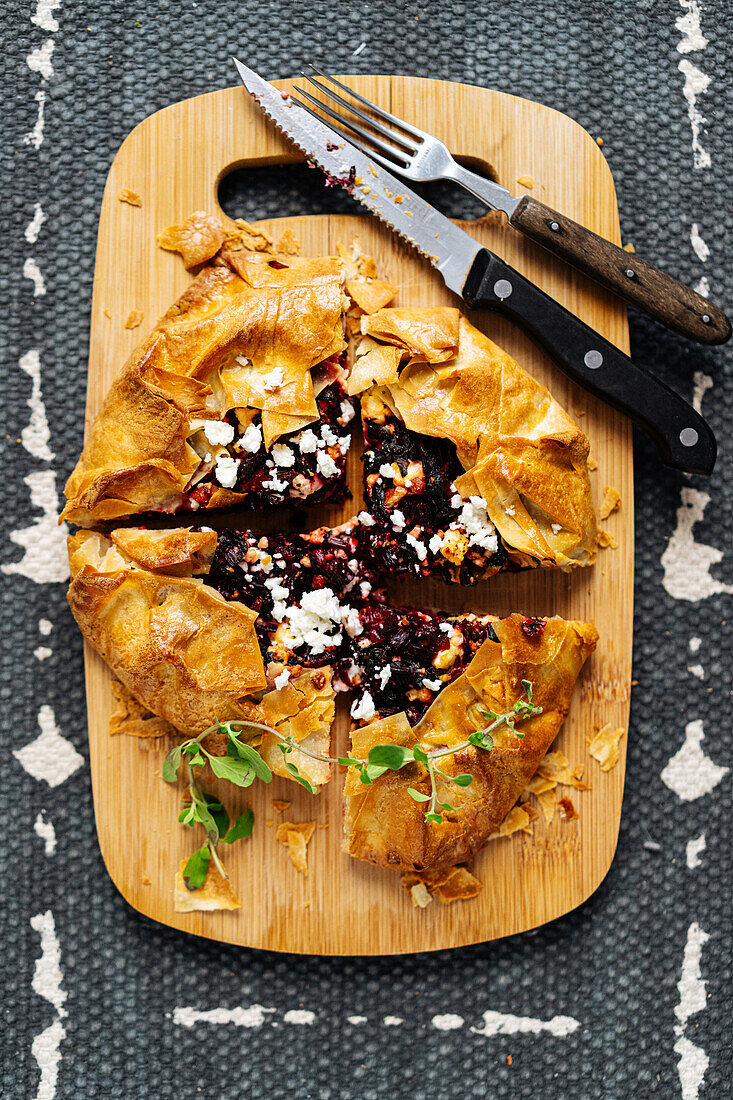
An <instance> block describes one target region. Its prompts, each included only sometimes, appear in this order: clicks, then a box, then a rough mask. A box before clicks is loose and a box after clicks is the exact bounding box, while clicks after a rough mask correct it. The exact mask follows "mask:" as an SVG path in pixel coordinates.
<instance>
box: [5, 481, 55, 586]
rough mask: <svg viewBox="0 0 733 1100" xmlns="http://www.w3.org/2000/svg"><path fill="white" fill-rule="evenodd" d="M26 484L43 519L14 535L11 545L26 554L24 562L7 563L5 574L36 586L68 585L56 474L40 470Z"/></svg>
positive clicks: (13, 532)
mask: <svg viewBox="0 0 733 1100" xmlns="http://www.w3.org/2000/svg"><path fill="white" fill-rule="evenodd" d="M23 481H24V482H25V483H26V485H27V486H28V487H29V489H30V491H31V504H32V506H33V507H34V508H40V509H41V511H42V513H43V515H42V516H40V517H39V518H38V519H37V520H36V521H35V522H34V523H33V524H32V525H31V526H30V527H22V528H21V529H20V530H18V531H11V532H10V541H11V542H14V543H15V544H16V546H22V547H23V550H24V554H23V557H22V558H21V559H20V561H13V562H5V563H4V564H3V565H2V566H0V568H2V571H3V573H19V574H20V575H21V576H23V577H28V579H29V580H31V581H35V582H36V584H48V583H49V582H53V581H56V582H60V581H67V580H68V579H69V556H68V553H67V549H66V537H67V535H68V533H69V531H68V528H67V526H66V524H65V523H62V524H59V522H58V519H59V497H58V493H57V492H56V474H55V473H54V472H53V470H36V471H35V472H34V473H32V474H28V476H27V477H24V478H23Z"/></svg>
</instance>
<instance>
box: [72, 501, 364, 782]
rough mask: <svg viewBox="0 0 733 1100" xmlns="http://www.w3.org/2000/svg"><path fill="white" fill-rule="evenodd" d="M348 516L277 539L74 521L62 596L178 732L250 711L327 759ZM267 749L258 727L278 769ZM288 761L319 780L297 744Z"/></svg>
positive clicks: (353, 623) (354, 578) (347, 610)
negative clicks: (94, 528)
mask: <svg viewBox="0 0 733 1100" xmlns="http://www.w3.org/2000/svg"><path fill="white" fill-rule="evenodd" d="M353 526H354V525H353V523H352V524H347V525H345V526H344V527H341V528H335V529H333V530H331V529H328V528H322V529H320V530H318V531H315V532H312V533H311V534H310V535H302V536H298V535H294V536H287V538H286V537H285V536H277V535H275V536H273V535H266V536H263V535H257V534H253V533H251V532H242V533H235V532H224V533H222V534H220V535H217V534H216V533H215V532H214V531H211V530H209V529H205V530H200V531H194V530H191V529H188V528H179V529H173V530H166V531H150V530H145V529H141V528H121V529H119V530H115V531H112V532H111V533H110V534H109V536H104V535H101V534H98V533H97V532H90V531H80V532H78V533H77V534H76V535H73V536H72V537H71V538H70V539H69V559H70V568H71V585H70V587H69V593H68V600H69V604H70V607H71V610H72V613H73V615H74V618H75V619H76V621H77V623H78V625H79V627H80V629H81V631H82V633H83V634H84V636H85V637H86V638H87V639H88V641H89V642H90V643H91V644H92V645H93V646H94V648H95V649H96V650H97V652H98V653H99V654H100V655H101V656H102V657H103V659H104V660H105V661H106V662H107V664H108V665H109V666H110V668H111V669H112V671H113V672H114V673H115V675H116V676H117V677H118V678H119V679H120V680H121V681H122V682H123V683H124V684H125V685H126V687H127V688H128V689H129V690H130V691H131V692H132V694H133V695H134V696H135V697H136V698H137V699H138V700H139V701H140V702H141V703H143V704H144V705H145V707H146V708H147V709H149V710H150V711H152V713H154V714H156V715H158V716H159V717H161V718H164V719H166V720H167V721H168V722H170V723H171V724H172V725H173V726H175V727H176V728H177V729H178V730H180V731H181V732H182V733H185V734H187V735H189V736H190V735H196V734H198V733H201V732H202V731H203V730H205V729H206V728H208V727H209V726H211V725H213V724H215V722H216V721H217V720H222V721H224V720H230V719H244V720H247V719H249V720H250V721H257V722H263V723H265V724H266V725H269V726H273V727H275V728H277V730H278V731H279V732H280V733H281V734H282V735H283V736H285V737H288V736H291V735H292V736H293V738H294V740H295V742H296V744H297V745H302V746H303V748H305V749H310V751H312V752H315V753H318V754H320V755H326V756H327V755H328V753H329V743H330V728H331V723H332V721H333V717H334V709H335V707H334V691H335V686H334V682H333V681H334V666H335V665H336V664H337V663H338V662H339V661H341V662H344V660H346V664H350V663H351V662H350V661H349V660H348V659H346V654H347V653H348V643H349V639H350V634H349V631H350V630H352V629H358V620H357V619H356V618H355V614H354V612H353V610H352V608H351V606H350V604H349V603H348V600H349V597H350V594H351V592H352V591H354V590H355V589H356V591H357V592H358V585H359V583H360V581H361V576H362V574H361V570H360V567H359V566H358V563H357V562H356V560H355V558H354V556H353V555H354V550H355V548H356V540H355V538H354V537H353V534H352V530H353ZM202 577H206V581H204V580H203V579H202ZM326 581H327V582H328V583H324V582H326ZM268 582H269V583H268ZM248 601H249V604H251V606H250V605H248ZM281 612H282V614H281ZM255 737H259V734H256V735H255ZM215 740H216V737H215V736H214V741H215ZM277 745H278V742H277V739H276V738H274V737H272V736H268V735H267V734H265V735H264V736H263V737H262V741H261V744H260V751H261V753H262V755H263V756H264V757H265V759H266V760H267V762H268V764H269V765H270V768H271V769H272V771H273V772H275V773H276V774H278V775H283V776H284V777H285V778H288V773H287V771H286V769H285V767H284V761H283V756H282V753H281V752H280V751H279V749H278V747H277ZM225 748H226V747H225V746H222V751H225ZM212 751H216V748H215V747H214V748H212ZM290 759H291V760H292V762H293V763H295V764H296V766H297V767H298V768H299V769H300V772H301V774H302V775H304V776H305V778H306V779H308V780H309V781H310V782H311V783H313V784H314V785H315V786H320V785H321V784H322V783H325V782H326V781H327V780H328V778H329V777H330V765H329V764H328V763H326V762H322V761H318V760H313V759H312V758H311V757H309V756H306V755H305V754H304V753H303V752H299V751H298V749H297V748H296V749H295V750H294V752H293V754H292V756H291V758H290Z"/></svg>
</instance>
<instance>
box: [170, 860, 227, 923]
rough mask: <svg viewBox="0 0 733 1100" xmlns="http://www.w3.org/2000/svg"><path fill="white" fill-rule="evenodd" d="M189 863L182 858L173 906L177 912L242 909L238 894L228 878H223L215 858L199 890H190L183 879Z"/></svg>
mask: <svg viewBox="0 0 733 1100" xmlns="http://www.w3.org/2000/svg"><path fill="white" fill-rule="evenodd" d="M187 863H188V860H187V859H182V860H181V865H180V867H179V868H178V872H177V874H176V880H175V885H174V888H173V908H174V910H175V912H176V913H194V912H197V911H199V910H207V911H212V910H215V909H240V908H241V906H240V904H239V900H238V898H237V895H236V894H235V893H234V890H233V889H232V884H231V882H230V881H229V879H228V878H222V875H221V871H220V870H219V868H218V867H217V866H216V864H215V863H214V861H213V859H212V861H211V862H210V864H209V868H208V870H207V872H206V880H205V882H204V885H203V886H202V887H201V888H200V889H199V890H189V889H188V887H187V886H186V883H185V882H184V879H183V871H184V868H185V866H186V864H187Z"/></svg>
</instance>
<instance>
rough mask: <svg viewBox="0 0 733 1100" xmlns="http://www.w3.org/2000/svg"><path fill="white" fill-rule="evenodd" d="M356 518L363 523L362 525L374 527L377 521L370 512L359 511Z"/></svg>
mask: <svg viewBox="0 0 733 1100" xmlns="http://www.w3.org/2000/svg"><path fill="white" fill-rule="evenodd" d="M356 518H357V519H358V520H359V523H360V524H361V525H362V527H373V526H374V524H375V523H376V522H377V521H376V520H375V519H374V518H373V517H372V516H370V515H369V513H368V512H359V515H358V516H357V517H356Z"/></svg>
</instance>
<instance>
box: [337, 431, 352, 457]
mask: <svg viewBox="0 0 733 1100" xmlns="http://www.w3.org/2000/svg"><path fill="white" fill-rule="evenodd" d="M338 445H339V450H340V451H341V454H342V455H345V454H346V452H347V451H348V449H349V447H350V446H351V436H350V435H340V436H339V437H338Z"/></svg>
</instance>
